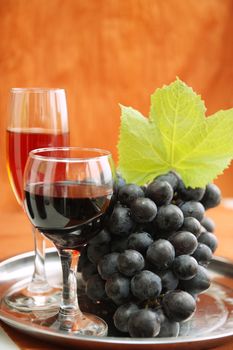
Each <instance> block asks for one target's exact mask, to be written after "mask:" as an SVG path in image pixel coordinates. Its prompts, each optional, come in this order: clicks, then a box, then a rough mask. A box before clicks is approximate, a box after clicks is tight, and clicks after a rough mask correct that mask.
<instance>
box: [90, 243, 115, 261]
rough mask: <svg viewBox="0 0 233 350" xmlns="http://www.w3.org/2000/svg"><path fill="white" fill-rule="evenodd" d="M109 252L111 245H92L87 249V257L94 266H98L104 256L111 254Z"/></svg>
mask: <svg viewBox="0 0 233 350" xmlns="http://www.w3.org/2000/svg"><path fill="white" fill-rule="evenodd" d="M109 251H110V246H109V244H98V245H94V244H90V245H88V248H87V256H88V259H89V260H90V261H91V262H92V263H93V264H97V263H98V261H99V260H100V258H101V257H102V256H103V255H105V254H107V253H109Z"/></svg>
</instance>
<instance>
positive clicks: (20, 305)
mask: <svg viewBox="0 0 233 350" xmlns="http://www.w3.org/2000/svg"><path fill="white" fill-rule="evenodd" d="M4 301H5V303H6V304H7V305H8V306H9V307H11V308H13V309H15V310H17V311H20V312H32V311H42V310H47V311H52V310H58V309H59V305H60V302H61V289H60V288H55V287H49V289H47V290H44V291H40V292H34V291H33V289H32V288H31V284H30V283H29V284H28V285H26V286H23V287H22V286H21V287H20V288H19V287H18V288H16V287H15V286H14V288H13V289H11V290H9V291H8V293H7V294H6V295H5V297H4Z"/></svg>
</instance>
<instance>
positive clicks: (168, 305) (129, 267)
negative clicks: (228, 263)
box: [79, 172, 221, 337]
mask: <svg viewBox="0 0 233 350" xmlns="http://www.w3.org/2000/svg"><path fill="white" fill-rule="evenodd" d="M220 199H221V193H220V190H219V188H218V187H217V186H216V185H214V184H209V185H207V186H206V188H204V189H202V188H195V189H192V188H186V187H185V185H184V183H183V181H182V179H181V178H180V176H179V175H178V174H176V173H174V172H169V173H167V174H164V175H161V176H159V177H157V178H156V179H154V181H153V182H151V183H150V184H148V185H146V186H142V187H139V186H137V185H135V184H126V183H125V182H124V180H123V179H122V178H121V177H119V178H118V182H117V184H116V186H115V191H114V195H113V198H112V203H111V205H110V209H109V211H108V213H107V215H106V218H105V222H104V227H103V229H102V230H101V231H100V232H99V233H98V234H97V236H95V237H94V238H93V239H92V240H91V241H90V242H89V244H88V245H87V246H86V248H85V249H84V251H83V253H82V255H81V260H80V265H79V270H80V271H81V272H82V276H83V280H84V281H85V291H86V295H87V296H88V298H90V299H91V300H92V301H94V302H109V301H110V302H112V303H113V304H114V305H115V310H114V314H113V321H114V325H115V327H116V328H117V329H118V330H119V331H120V332H123V333H125V334H126V335H130V336H131V337H168V336H177V335H178V334H179V327H180V322H183V321H185V320H188V319H189V318H190V317H191V316H192V315H193V313H194V312H195V309H196V301H197V297H198V294H200V293H202V292H203V291H205V290H206V289H208V287H209V286H210V279H209V277H208V273H207V269H206V268H207V265H208V263H209V262H210V260H211V258H212V254H213V253H214V251H215V250H216V248H217V239H216V236H215V234H214V229H215V225H214V222H213V221H212V220H211V219H210V218H208V217H207V216H205V211H206V210H207V209H209V208H213V207H215V206H217V205H218V204H219V203H220Z"/></svg>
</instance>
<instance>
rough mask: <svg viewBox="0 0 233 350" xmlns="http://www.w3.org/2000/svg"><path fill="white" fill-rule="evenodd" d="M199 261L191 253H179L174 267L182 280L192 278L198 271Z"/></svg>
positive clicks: (174, 270)
mask: <svg viewBox="0 0 233 350" xmlns="http://www.w3.org/2000/svg"><path fill="white" fill-rule="evenodd" d="M197 268H198V263H197V261H196V260H195V259H194V258H193V257H192V256H189V255H179V256H177V257H176V258H175V260H174V262H173V264H172V269H173V272H174V274H175V275H176V276H177V278H179V279H180V280H190V279H191V278H193V277H194V276H195V275H196V273H197Z"/></svg>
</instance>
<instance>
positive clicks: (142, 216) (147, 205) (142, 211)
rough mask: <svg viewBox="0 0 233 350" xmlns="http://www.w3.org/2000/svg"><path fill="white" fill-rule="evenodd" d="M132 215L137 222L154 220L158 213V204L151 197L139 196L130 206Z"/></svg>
mask: <svg viewBox="0 0 233 350" xmlns="http://www.w3.org/2000/svg"><path fill="white" fill-rule="evenodd" d="M130 209H131V215H132V218H133V219H134V221H136V222H137V223H146V222H151V221H153V220H154V218H155V217H156V214H157V206H156V204H155V203H154V202H153V201H152V200H151V199H149V198H137V199H135V200H134V201H133V202H132V203H131V206H130Z"/></svg>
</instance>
